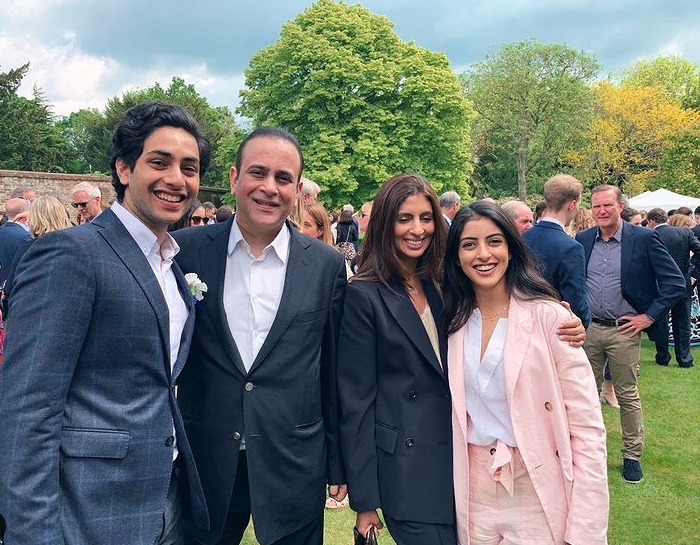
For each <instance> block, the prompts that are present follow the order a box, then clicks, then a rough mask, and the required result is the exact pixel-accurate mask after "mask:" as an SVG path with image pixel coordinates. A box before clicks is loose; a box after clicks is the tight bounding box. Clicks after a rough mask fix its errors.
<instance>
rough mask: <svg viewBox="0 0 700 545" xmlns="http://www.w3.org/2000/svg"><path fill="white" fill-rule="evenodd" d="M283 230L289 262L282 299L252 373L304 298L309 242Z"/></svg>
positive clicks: (287, 226)
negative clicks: (286, 239) (287, 237)
mask: <svg viewBox="0 0 700 545" xmlns="http://www.w3.org/2000/svg"><path fill="white" fill-rule="evenodd" d="M283 229H289V230H290V234H291V236H290V239H289V260H288V261H287V272H286V273H285V277H284V289H283V290H282V299H280V306H279V308H278V309H277V315H276V316H275V319H274V321H273V322H272V327H271V328H270V332H269V333H268V334H267V337H266V338H265V342H263V345H262V346H261V347H260V351H259V352H258V355H257V356H256V357H255V361H253V365H252V366H251V368H250V372H253V369H255V368H256V367H257V366H258V365H260V363H261V362H262V361H263V360H264V359H265V358H266V357H267V355H268V354H269V353H270V351H272V349H273V348H274V347H275V345H276V344H277V342H278V341H279V340H280V338H281V337H282V335H283V334H284V332H285V331H287V328H288V327H289V325H290V324H291V323H292V320H293V319H294V317H295V316H296V315H297V312H298V310H299V307H300V305H301V303H302V302H303V301H304V298H305V297H306V292H305V291H304V289H303V288H302V286H304V283H305V282H306V280H307V279H308V270H309V268H308V267H309V265H310V263H309V256H307V255H306V254H307V252H306V250H307V248H308V247H309V246H310V244H309V242H308V241H307V240H305V238H304V237H302V236H301V235H300V234H299V233H298V232H297V231H296V229H293V228H291V227H290V226H289V225H287V224H285V226H284V227H283Z"/></svg>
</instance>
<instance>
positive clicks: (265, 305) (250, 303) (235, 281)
mask: <svg viewBox="0 0 700 545" xmlns="http://www.w3.org/2000/svg"><path fill="white" fill-rule="evenodd" d="M289 241H290V234H289V228H288V227H287V226H286V225H284V226H282V229H280V232H279V233H278V234H277V236H276V237H275V239H274V240H273V241H272V242H271V243H270V244H268V245H267V246H266V247H265V249H264V250H263V252H262V253H261V254H260V257H258V258H256V257H254V256H253V254H252V253H251V252H250V246H249V245H248V243H247V242H246V240H245V239H244V238H243V235H242V233H241V230H240V228H239V227H238V222H237V221H235V220H234V221H233V225H232V226H231V234H230V236H229V241H228V256H227V259H226V275H225V276H224V297H223V298H224V310H225V311H226V319H227V321H228V327H229V330H230V331H231V335H232V336H233V339H234V340H235V341H236V346H237V347H238V352H239V354H240V355H241V359H242V360H243V366H244V367H245V370H246V371H250V368H251V367H252V366H253V362H254V361H255V357H256V356H257V355H258V352H260V348H261V347H262V345H263V343H264V342H265V339H266V338H267V334H268V333H269V332H270V328H271V327H272V322H274V320H275V316H276V315H277V310H278V309H279V305H280V300H281V299H282V291H283V290H284V278H285V275H286V273H287V261H288V259H289Z"/></svg>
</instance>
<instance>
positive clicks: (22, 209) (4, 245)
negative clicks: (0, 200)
mask: <svg viewBox="0 0 700 545" xmlns="http://www.w3.org/2000/svg"><path fill="white" fill-rule="evenodd" d="M29 206H30V202H29V201H28V200H27V199H25V198H23V197H16V198H12V199H8V201H7V203H6V204H5V210H6V212H7V222H6V223H5V224H4V225H3V226H2V227H0V285H2V284H4V283H5V280H7V275H8V274H10V266H11V265H12V261H13V260H14V258H15V253H17V248H19V247H20V246H21V245H22V244H23V243H24V242H26V241H28V240H31V238H32V236H31V235H30V234H29V229H28V228H27V227H26V226H25V225H24V224H22V223H19V222H17V221H15V220H16V219H17V216H18V215H19V214H22V213H26V212H27V211H28V210H29Z"/></svg>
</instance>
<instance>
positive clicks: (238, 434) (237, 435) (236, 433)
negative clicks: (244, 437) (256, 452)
mask: <svg viewBox="0 0 700 545" xmlns="http://www.w3.org/2000/svg"><path fill="white" fill-rule="evenodd" d="M233 438H234V439H235V440H236V441H240V440H241V434H240V433H238V432H237V431H234V432H233Z"/></svg>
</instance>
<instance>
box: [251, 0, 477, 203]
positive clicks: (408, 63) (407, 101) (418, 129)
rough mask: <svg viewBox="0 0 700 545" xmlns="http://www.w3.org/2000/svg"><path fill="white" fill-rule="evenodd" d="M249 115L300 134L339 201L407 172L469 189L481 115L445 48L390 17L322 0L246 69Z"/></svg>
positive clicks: (367, 193)
mask: <svg viewBox="0 0 700 545" xmlns="http://www.w3.org/2000/svg"><path fill="white" fill-rule="evenodd" d="M245 75H246V86H247V89H246V90H244V91H242V92H241V97H242V100H241V106H240V108H239V112H240V113H241V114H242V115H244V116H247V117H249V118H251V119H252V120H253V122H254V124H256V125H261V124H275V125H281V126H283V127H285V128H287V129H289V130H290V131H292V132H293V133H295V134H296V135H297V137H298V138H299V140H300V142H301V144H302V146H303V149H304V156H305V160H306V163H307V167H308V170H307V172H308V176H309V177H310V178H311V179H313V180H314V181H315V182H317V183H318V184H319V185H320V186H321V187H322V188H323V192H322V193H321V198H322V199H323V200H324V201H327V202H330V203H332V204H334V205H337V204H340V203H343V202H349V201H352V202H355V203H359V202H362V201H364V200H368V199H371V198H373V196H374V194H375V193H376V191H377V189H378V188H379V186H380V185H381V183H382V182H383V181H384V180H386V179H387V178H388V177H390V176H392V175H394V174H397V173H399V172H402V171H407V170H408V171H414V172H418V173H420V174H422V175H423V176H424V177H426V179H428V180H429V181H430V182H431V183H432V184H433V186H434V188H435V189H436V191H438V192H439V191H442V190H446V189H454V190H456V191H459V192H461V193H463V194H466V193H467V179H468V177H469V175H470V173H471V170H472V166H471V161H470V136H469V121H470V116H471V115H472V111H471V108H470V106H469V103H468V102H467V100H466V99H465V97H464V96H463V94H462V92H461V89H460V85H459V81H458V79H457V77H456V76H455V75H454V73H453V72H452V70H451V69H450V65H449V62H448V60H447V58H446V56H445V55H443V54H441V53H434V52H432V51H429V50H427V49H425V48H422V47H418V46H417V45H415V44H414V43H410V42H409V43H406V42H403V41H401V39H399V37H398V36H397V35H396V34H395V33H394V31H393V24H392V23H391V21H389V19H387V18H386V17H383V16H379V15H376V14H373V13H371V12H370V11H368V10H367V9H365V8H363V7H361V6H359V5H353V6H350V5H347V4H344V3H342V2H341V3H336V2H333V1H331V0H319V1H318V2H316V3H315V4H313V5H312V6H310V7H309V8H307V9H306V10H305V11H304V12H303V13H301V14H299V15H298V16H297V17H296V18H295V19H294V20H293V21H291V22H289V23H286V24H285V25H284V26H283V27H282V30H281V33H280V37H279V39H278V41H277V43H275V44H274V45H272V46H270V47H267V48H265V49H263V50H261V51H259V52H258V53H257V54H256V55H255V56H254V57H253V58H252V60H251V62H250V66H249V68H248V69H247V70H246V72H245Z"/></svg>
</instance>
